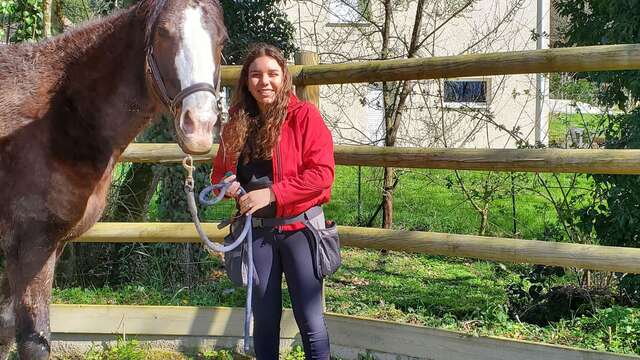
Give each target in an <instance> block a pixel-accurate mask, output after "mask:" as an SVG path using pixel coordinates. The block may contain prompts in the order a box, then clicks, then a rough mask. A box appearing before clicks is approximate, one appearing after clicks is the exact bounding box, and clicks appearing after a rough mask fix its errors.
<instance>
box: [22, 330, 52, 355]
mask: <svg viewBox="0 0 640 360" xmlns="http://www.w3.org/2000/svg"><path fill="white" fill-rule="evenodd" d="M50 353H51V348H50V347H49V341H48V340H47V339H46V338H45V337H44V336H42V335H38V334H31V335H29V336H28V337H27V338H26V339H25V340H24V341H21V342H19V344H18V354H20V359H29V360H49V354H50Z"/></svg>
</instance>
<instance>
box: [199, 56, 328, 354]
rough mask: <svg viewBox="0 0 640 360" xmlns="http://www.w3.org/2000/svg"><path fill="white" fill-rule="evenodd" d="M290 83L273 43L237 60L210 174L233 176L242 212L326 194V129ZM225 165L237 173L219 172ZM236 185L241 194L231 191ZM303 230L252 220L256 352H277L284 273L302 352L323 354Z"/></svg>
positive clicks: (297, 204)
mask: <svg viewBox="0 0 640 360" xmlns="http://www.w3.org/2000/svg"><path fill="white" fill-rule="evenodd" d="M292 88H293V86H292V81H291V75H290V74H289V72H288V70H287V64H286V60H285V58H284V57H283V56H282V54H281V53H280V51H279V50H278V49H277V48H275V47H273V46H270V45H265V44H259V45H257V46H254V47H253V48H252V49H251V50H250V52H249V54H248V55H247V58H246V60H245V62H244V65H243V66H242V71H241V73H240V79H239V80H238V84H237V86H236V89H235V93H234V95H233V99H232V106H231V110H230V120H229V122H228V123H227V124H226V125H225V127H224V130H223V131H222V141H221V144H220V147H219V149H218V153H217V155H216V158H215V159H214V164H213V172H212V175H211V182H212V183H219V182H220V181H221V180H224V181H226V182H232V184H231V186H230V187H229V190H228V192H227V193H228V194H232V196H234V197H235V198H236V202H237V206H238V209H239V211H240V212H241V213H242V214H253V216H254V218H256V217H258V218H265V219H272V218H278V219H282V218H291V217H295V216H297V215H300V214H302V213H304V212H305V211H307V210H309V209H310V208H312V207H314V206H317V205H321V204H324V203H326V202H328V201H329V198H330V196H331V186H332V184H333V178H334V160H333V140H332V138H331V133H330V132H329V129H328V128H327V127H326V125H325V124H324V121H323V120H322V117H321V116H320V113H319V111H318V109H316V108H315V107H314V106H313V105H312V104H310V103H307V102H302V101H300V100H298V99H297V98H296V97H295V95H293V91H292ZM229 173H234V174H237V177H236V175H231V176H226V175H228V174H229ZM223 178H224V179H223ZM239 186H242V187H243V188H244V189H245V190H246V191H247V194H246V195H244V196H242V197H238V196H237V192H238V188H239ZM319 218H320V217H319ZM321 218H322V219H321V223H324V217H321ZM278 219H276V220H278ZM314 223H317V222H314ZM310 236H313V235H311V233H310V232H309V230H308V229H307V228H306V227H305V225H304V224H302V223H301V222H297V223H293V224H287V225H279V226H275V227H265V226H260V227H255V225H254V229H253V254H254V255H253V256H254V263H255V268H256V272H257V276H258V280H259V281H258V284H257V285H255V287H254V293H253V294H254V295H253V316H254V327H253V338H254V340H253V341H254V348H255V352H256V356H257V358H258V359H259V360H263V359H264V360H273V359H278V353H279V343H280V316H281V313H282V288H281V283H282V274H283V273H284V275H285V277H286V279H287V285H288V289H289V295H290V297H291V304H292V307H293V312H294V315H295V319H296V322H297V324H298V328H299V329H300V334H301V337H302V342H303V346H304V351H305V354H306V357H307V359H323V360H324V359H329V337H328V334H327V329H326V325H325V322H324V316H323V308H322V280H321V279H317V278H316V276H315V275H314V269H313V261H312V258H311V249H310V246H309V237H310Z"/></svg>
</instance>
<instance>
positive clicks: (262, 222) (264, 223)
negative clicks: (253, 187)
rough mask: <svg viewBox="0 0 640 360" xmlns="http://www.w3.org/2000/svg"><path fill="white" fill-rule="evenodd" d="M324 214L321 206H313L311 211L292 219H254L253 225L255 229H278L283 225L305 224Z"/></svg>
mask: <svg viewBox="0 0 640 360" xmlns="http://www.w3.org/2000/svg"><path fill="white" fill-rule="evenodd" d="M321 214H322V207H321V206H313V207H311V208H309V210H307V211H305V212H303V213H302V214H300V215H298V216H294V217H290V218H256V217H254V218H252V219H251V223H252V225H253V227H276V226H282V225H290V224H294V223H297V222H305V221H309V220H312V219H315V218H316V217H318V216H320V215H321Z"/></svg>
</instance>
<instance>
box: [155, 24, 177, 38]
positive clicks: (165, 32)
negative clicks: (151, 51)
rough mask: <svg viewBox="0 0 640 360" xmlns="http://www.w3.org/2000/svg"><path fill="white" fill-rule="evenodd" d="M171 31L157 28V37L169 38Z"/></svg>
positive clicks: (162, 27)
mask: <svg viewBox="0 0 640 360" xmlns="http://www.w3.org/2000/svg"><path fill="white" fill-rule="evenodd" d="M172 33H173V31H171V29H169V28H168V27H166V26H158V35H160V36H162V37H171V36H172Z"/></svg>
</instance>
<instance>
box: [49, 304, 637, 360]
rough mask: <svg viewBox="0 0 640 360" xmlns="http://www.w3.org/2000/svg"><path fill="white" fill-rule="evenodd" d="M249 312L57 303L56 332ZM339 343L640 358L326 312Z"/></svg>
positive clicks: (431, 351)
mask: <svg viewBox="0 0 640 360" xmlns="http://www.w3.org/2000/svg"><path fill="white" fill-rule="evenodd" d="M242 319H243V310H242V309H240V308H224V307H186V306H185V307H173V306H113V305H58V304H54V305H51V330H52V332H53V333H54V334H53V335H54V336H56V334H94V336H95V335H96V334H107V335H111V334H126V335H127V336H129V337H131V336H136V335H140V336H144V335H160V336H162V335H164V336H201V337H209V336H217V337H237V338H240V337H241V336H242ZM326 322H327V327H328V329H329V334H330V340H331V343H332V344H333V345H340V346H345V347H349V348H353V349H361V350H362V351H365V350H370V351H374V352H384V353H392V354H398V355H404V356H412V357H418V358H428V359H432V360H469V359H473V360H503V359H504V360H512V359H519V360H538V359H557V360H586V359H593V360H595V359H599V360H622V359H638V357H635V356H622V355H616V354H611V353H604V352H595V351H588V350H580V349H575V348H569V347H564V346H555V345H547V344H536V343H531V342H526V341H517V340H511V339H504V338H496V337H483V336H481V337H474V336H469V335H466V334H463V333H459V332H454V331H446V330H439V329H432V328H426V327H422V326H414V325H407V324H401V323H395V322H390V321H380V320H374V319H365V318H359V317H354V316H345V315H340V314H333V313H328V314H326ZM281 324H282V326H281V337H282V338H284V339H290V338H294V337H296V336H298V329H297V325H296V323H295V320H294V317H293V313H292V311H291V310H289V309H286V310H284V311H283V318H282V323H281Z"/></svg>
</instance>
